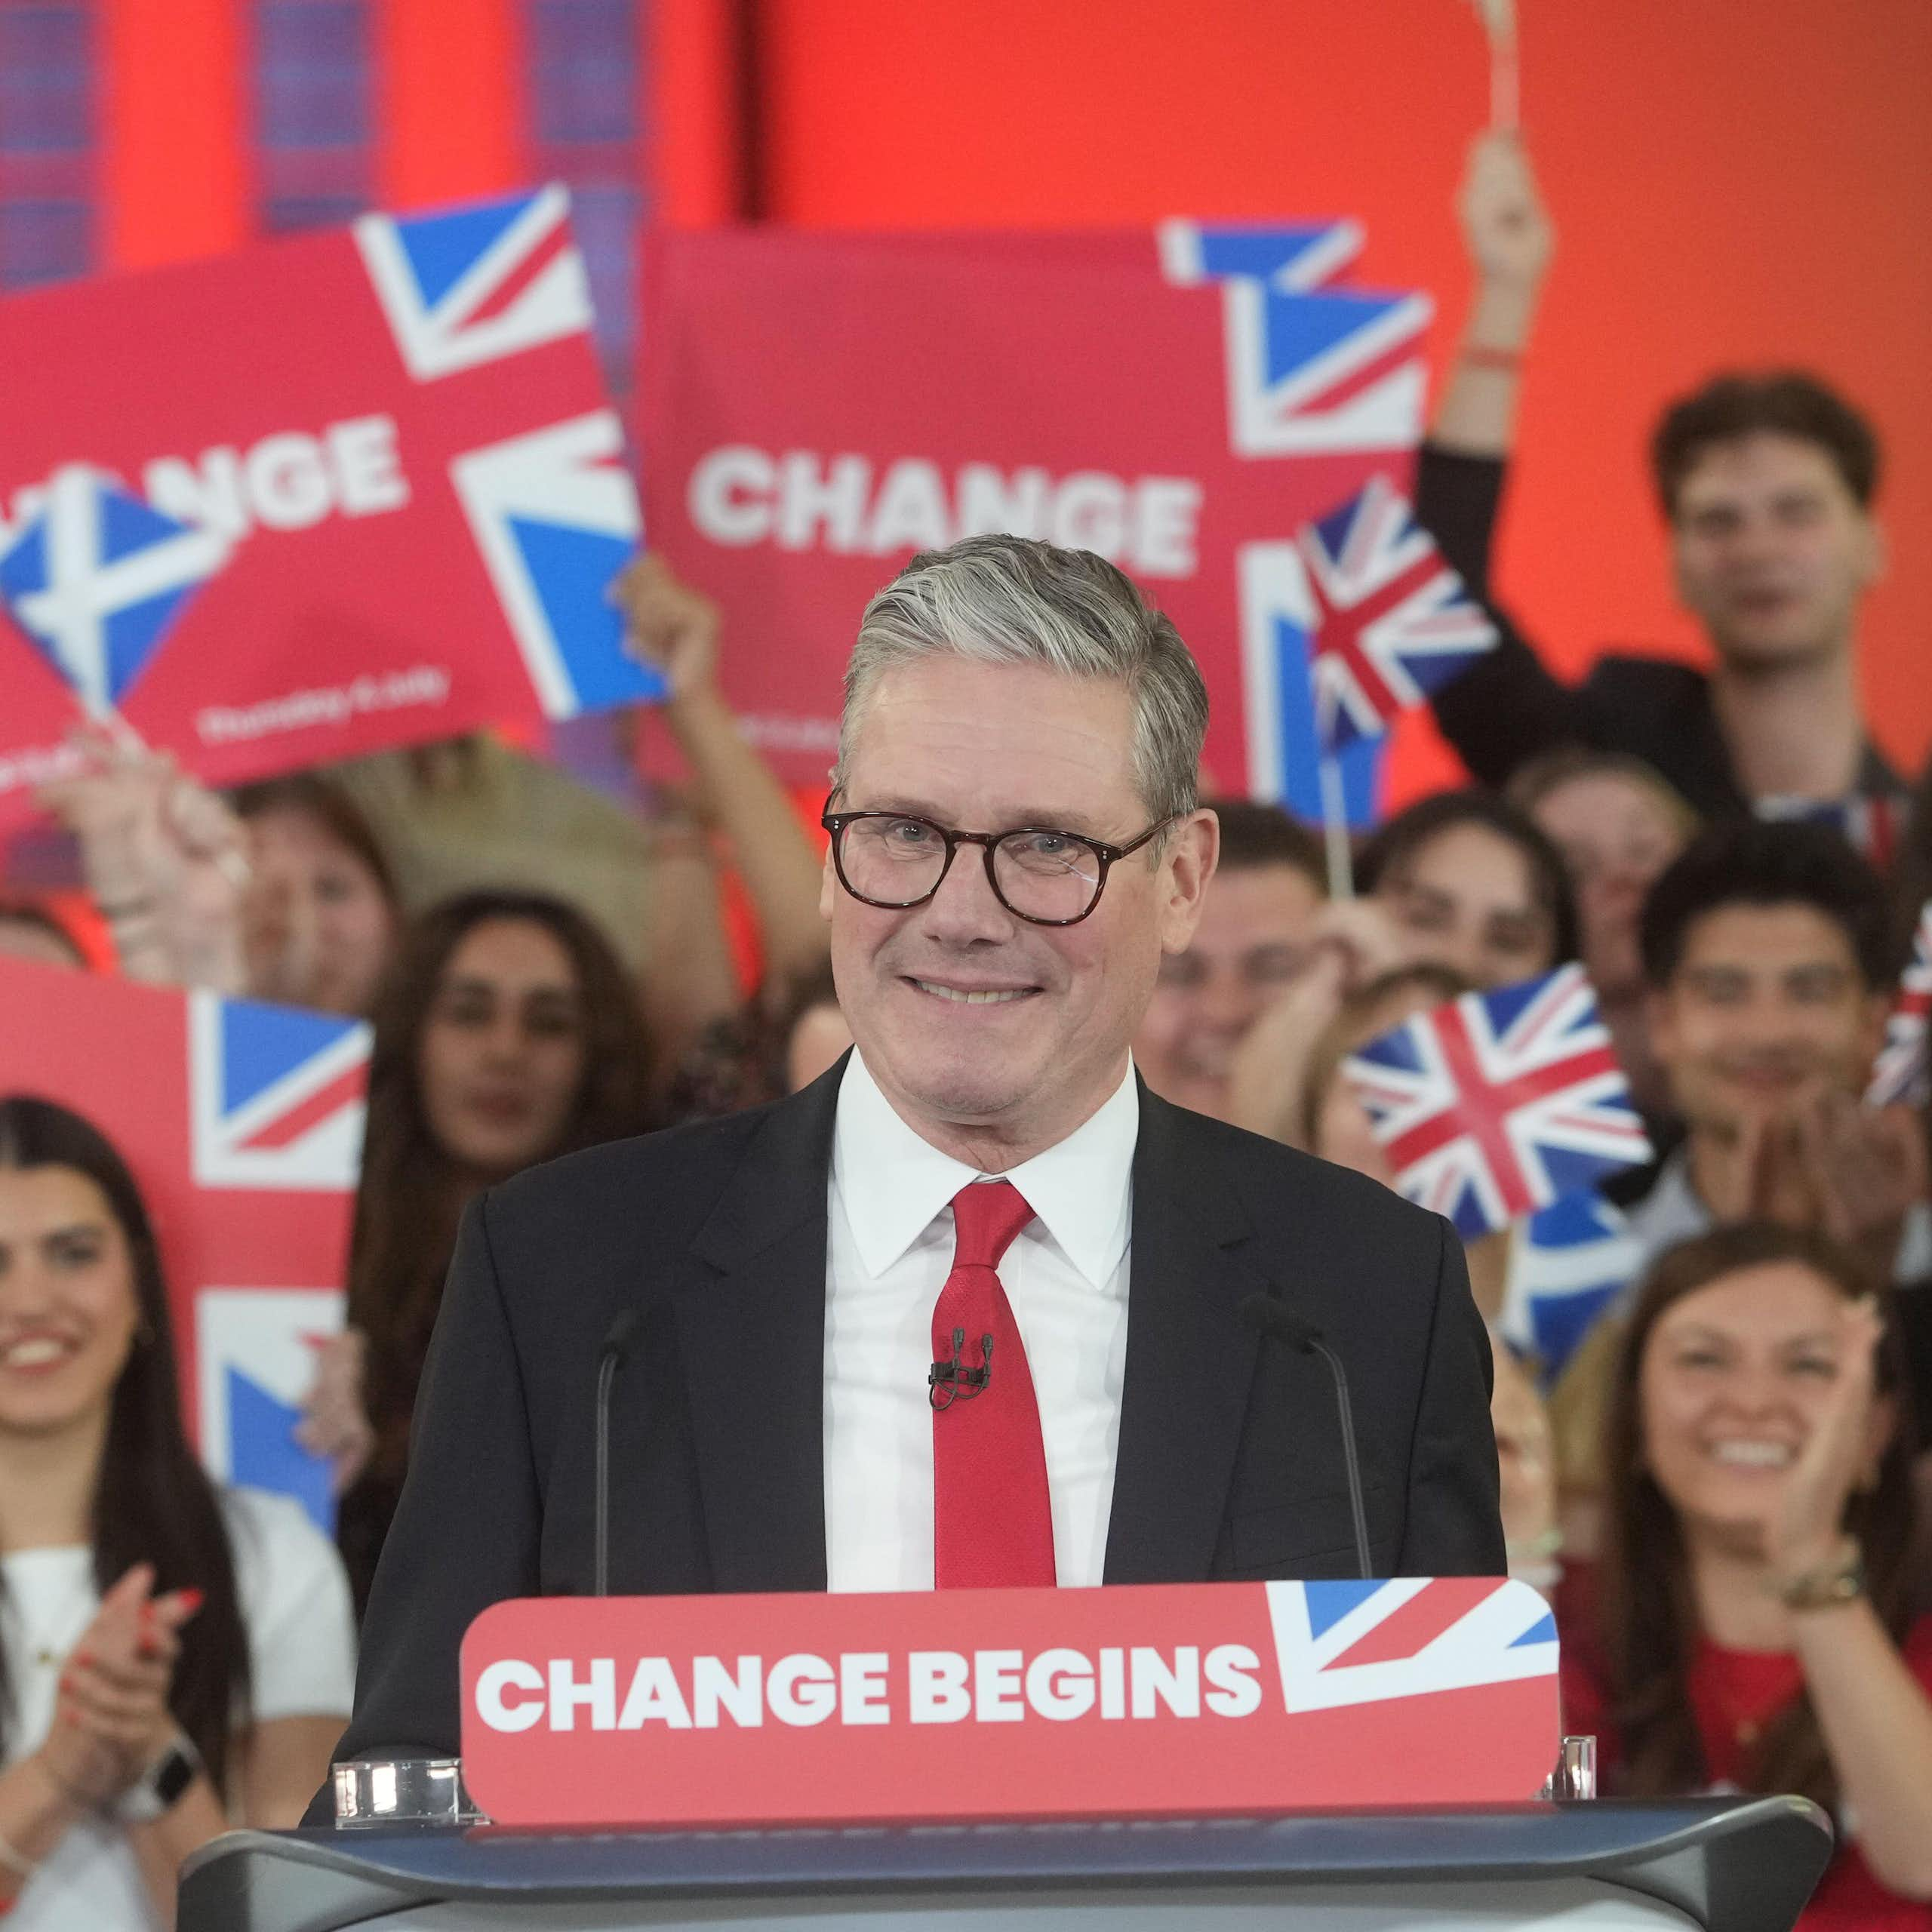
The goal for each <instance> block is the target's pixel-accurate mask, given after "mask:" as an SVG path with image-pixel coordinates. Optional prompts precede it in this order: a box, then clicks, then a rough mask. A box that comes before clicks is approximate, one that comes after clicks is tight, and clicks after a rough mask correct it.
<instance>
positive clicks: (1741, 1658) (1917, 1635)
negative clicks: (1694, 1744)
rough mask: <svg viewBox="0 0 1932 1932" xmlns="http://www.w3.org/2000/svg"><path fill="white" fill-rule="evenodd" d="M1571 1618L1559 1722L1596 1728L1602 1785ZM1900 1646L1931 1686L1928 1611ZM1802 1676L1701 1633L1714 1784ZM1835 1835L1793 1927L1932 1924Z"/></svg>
mask: <svg viewBox="0 0 1932 1932" xmlns="http://www.w3.org/2000/svg"><path fill="white" fill-rule="evenodd" d="M1576 1627H1577V1626H1576V1625H1575V1623H1574V1622H1573V1623H1571V1625H1569V1626H1567V1627H1566V1628H1565V1629H1564V1637H1565V1639H1566V1641H1565V1644H1564V1651H1563V1657H1562V1682H1563V1728H1564V1730H1565V1731H1566V1732H1568V1733H1571V1734H1573V1735H1580V1734H1595V1737H1596V1740H1597V1765H1598V1774H1599V1776H1600V1777H1601V1778H1602V1780H1603V1788H1604V1789H1605V1791H1606V1792H1614V1791H1615V1789H1616V1785H1617V1767H1618V1760H1619V1758H1620V1755H1621V1753H1620V1749H1619V1745H1618V1740H1617V1737H1616V1734H1615V1733H1614V1731H1613V1730H1611V1724H1610V1715H1609V1703H1608V1699H1607V1696H1606V1695H1605V1693H1604V1684H1603V1679H1602V1678H1601V1676H1600V1675H1598V1669H1597V1668H1596V1667H1595V1660H1594V1658H1593V1657H1592V1654H1591V1652H1592V1649H1593V1646H1592V1645H1591V1644H1589V1643H1588V1642H1587V1641H1577V1642H1575V1643H1574V1644H1573V1643H1571V1642H1570V1641H1567V1640H1568V1638H1569V1635H1570V1632H1571V1629H1575V1628H1576ZM1586 1627H1587V1626H1586ZM1903 1654H1904V1657H1905V1663H1906V1669H1908V1670H1909V1671H1910V1672H1912V1675H1913V1676H1914V1677H1915V1678H1917V1679H1918V1682H1919V1684H1920V1685H1921V1687H1923V1688H1924V1690H1925V1691H1926V1692H1927V1695H1928V1696H1932V1617H1920V1618H1919V1619H1918V1620H1917V1621H1916V1622H1915V1623H1914V1624H1913V1625H1912V1628H1911V1629H1909V1631H1907V1632H1906V1639H1905V1644H1904V1646H1903ZM1803 1681H1804V1677H1803V1672H1802V1671H1801V1669H1800V1668H1799V1665H1798V1659H1797V1658H1796V1657H1795V1656H1794V1655H1793V1654H1792V1653H1791V1652H1790V1651H1730V1650H1725V1649H1724V1648H1723V1647H1721V1646H1720V1645H1718V1644H1713V1643H1710V1642H1708V1641H1703V1640H1701V1639H1700V1641H1699V1643H1698V1646H1697V1655H1696V1656H1695V1657H1694V1659H1693V1660H1692V1661H1691V1666H1690V1705H1691V1709H1692V1710H1693V1711H1694V1712H1695V1714H1696V1716H1697V1735H1698V1738H1699V1740H1700V1742H1701V1743H1702V1744H1703V1752H1704V1762H1705V1763H1706V1764H1707V1765H1709V1767H1710V1774H1711V1781H1712V1783H1713V1784H1725V1785H1730V1786H1733V1787H1734V1788H1737V1787H1738V1786H1740V1783H1741V1780H1742V1778H1743V1770H1744V1761H1745V1757H1746V1753H1747V1752H1748V1751H1749V1749H1750V1747H1751V1746H1752V1744H1753V1743H1755V1742H1756V1740H1758V1738H1759V1737H1761V1736H1762V1735H1763V1733H1764V1727H1765V1726H1766V1724H1767V1723H1769V1722H1770V1720H1771V1719H1772V1718H1774V1717H1775V1716H1777V1714H1778V1712H1780V1711H1781V1710H1783V1708H1784V1707H1785V1706H1786V1705H1787V1704H1789V1703H1790V1702H1791V1701H1792V1699H1793V1698H1794V1697H1796V1696H1797V1695H1798V1691H1799V1690H1800V1689H1801V1687H1802V1685H1803ZM1854 1822H1855V1821H1854ZM1839 1844H1840V1846H1841V1850H1840V1851H1839V1853H1838V1856H1837V1857H1835V1858H1834V1859H1833V1860H1832V1862H1831V1863H1830V1865H1829V1866H1827V1867H1826V1872H1825V1875H1824V1876H1823V1878H1821V1879H1820V1880H1819V1881H1818V1889H1817V1891H1816V1892H1814V1894H1812V1896H1811V1903H1810V1904H1809V1905H1808V1906H1806V1907H1805V1909H1804V1912H1803V1914H1802V1915H1801V1916H1800V1918H1799V1919H1798V1927H1797V1932H1841V1929H1842V1932H1932V1904H1924V1903H1918V1902H1916V1901H1915V1900H1911V1899H1905V1898H1901V1897H1899V1895H1898V1894H1897V1893H1896V1892H1893V1891H1888V1890H1887V1889H1886V1888H1885V1887H1884V1885H1882V1884H1880V1883H1879V1881H1878V1879H1877V1878H1875V1877H1874V1876H1873V1875H1872V1868H1871V1867H1870V1866H1869V1865H1867V1864H1866V1862H1865V1860H1864V1857H1863V1854H1861V1853H1860V1850H1859V1848H1858V1845H1857V1841H1856V1839H1855V1838H1854V1839H1852V1840H1850V1841H1847V1839H1846V1837H1845V1835H1844V1828H1843V1826H1842V1825H1841V1826H1840V1835H1839Z"/></svg>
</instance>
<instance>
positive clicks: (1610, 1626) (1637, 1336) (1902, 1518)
mask: <svg viewBox="0 0 1932 1932" xmlns="http://www.w3.org/2000/svg"><path fill="white" fill-rule="evenodd" d="M1780 1262H1794V1263H1798V1265H1799V1266H1802V1267H1804V1268H1807V1269H1810V1271H1811V1272H1813V1273H1814V1274H1815V1275H1817V1276H1818V1277H1819V1278H1820V1279H1821V1280H1823V1281H1826V1282H1827V1283H1829V1284H1830V1285H1831V1286H1832V1287H1833V1288H1835V1289H1836V1290H1837V1291H1838V1293H1839V1294H1842V1295H1843V1296H1844V1297H1846V1299H1847V1300H1855V1299H1856V1298H1857V1297H1859V1296H1860V1295H1864V1294H1873V1293H1875V1292H1878V1288H1877V1284H1876V1283H1875V1281H1874V1280H1873V1279H1872V1278H1871V1277H1870V1276H1869V1275H1868V1274H1867V1272H1866V1269H1864V1267H1863V1265H1862V1264H1861V1263H1860V1262H1859V1261H1858V1260H1857V1258H1856V1257H1854V1256H1853V1255H1851V1254H1849V1253H1848V1252H1847V1251H1845V1250H1844V1249H1843V1248H1841V1247H1838V1245H1837V1244H1835V1243H1834V1242H1832V1241H1828V1240H1827V1239H1826V1238H1825V1237H1824V1236H1823V1235H1820V1234H1816V1233H1813V1232H1809V1231H1807V1230H1803V1229H1792V1228H1780V1227H1774V1226H1770V1224H1769V1223H1764V1222H1744V1223H1737V1224H1735V1225H1734V1226H1728V1227H1723V1228H1718V1229H1715V1230H1714V1231H1713V1232H1711V1233H1709V1234H1706V1235H1698V1236H1697V1237H1696V1238H1694V1239H1693V1240H1690V1241H1684V1242H1683V1243H1682V1244H1680V1245H1679V1246H1678V1247H1674V1248H1672V1249H1670V1250H1669V1251H1668V1252H1667V1253H1666V1254H1664V1255H1663V1257H1662V1258H1661V1259H1660V1260H1659V1261H1658V1262H1657V1265H1656V1266H1655V1267H1654V1268H1653V1269H1651V1272H1650V1274H1649V1275H1648V1277H1647V1278H1646V1279H1645V1281H1644V1284H1643V1287H1641V1290H1640V1291H1639V1292H1638V1296H1637V1299H1636V1301H1635V1305H1634V1306H1632V1309H1631V1311H1630V1315H1629V1325H1628V1327H1627V1328H1626V1331H1625V1334H1624V1337H1623V1347H1622V1350H1621V1352H1620V1354H1619V1355H1618V1357H1617V1367H1616V1370H1615V1372H1614V1378H1613V1380H1612V1382H1611V1391H1610V1398H1609V1402H1608V1405H1607V1411H1606V1413H1605V1416H1604V1456H1605V1458H1606V1462H1607V1469H1606V1475H1607V1492H1608V1493H1607V1498H1606V1500H1607V1520H1606V1522H1605V1525H1604V1545H1603V1551H1602V1557H1601V1577H1602V1593H1601V1599H1600V1602H1599V1613H1600V1619H1601V1631H1600V1635H1601V1638H1602V1642H1603V1660H1604V1666H1605V1669H1606V1670H1607V1675H1608V1678H1609V1690H1610V1694H1611V1709H1612V1710H1613V1712H1614V1715H1615V1719H1616V1722H1617V1727H1618V1731H1619V1734H1620V1737H1621V1739H1622V1740H1623V1756H1624V1770H1623V1786H1622V1789H1621V1791H1620V1795H1628V1796H1631V1797H1644V1798H1657V1797H1666V1796H1669V1795H1673V1794H1681V1793H1682V1792H1687V1791H1694V1790H1696V1789H1698V1788H1699V1787H1700V1786H1702V1785H1703V1784H1706V1783H1708V1782H1709V1777H1710V1773H1709V1769H1708V1768H1707V1767H1706V1764H1705V1763H1704V1758H1703V1748H1702V1746H1700V1743H1699V1741H1698V1737H1697V1721H1696V1719H1695V1717H1694V1714H1693V1712H1692V1708H1691V1703H1690V1664H1691V1660H1692V1657H1693V1655H1694V1652H1695V1649H1696V1646H1697V1634H1698V1614H1697V1603H1696V1599H1695V1597H1694V1594H1693V1592H1692V1589H1691V1583H1690V1564H1689V1561H1688V1558H1687V1554H1686V1552H1685V1549H1684V1535H1683V1531H1682V1530H1681V1527H1679V1525H1678V1518H1677V1512H1676V1510H1675V1508H1674V1507H1673V1506H1672V1504H1671V1503H1670V1500H1669V1498H1668V1497H1666V1496H1665V1494H1664V1493H1663V1491H1662V1490H1661V1489H1660V1488H1659V1487H1657V1481H1656V1479H1655V1478H1654V1477H1653V1476H1652V1475H1651V1473H1650V1470H1649V1469H1648V1466H1647V1460H1646V1457H1645V1455H1644V1421H1643V1414H1642V1402H1641V1380H1642V1374H1643V1363H1644V1350H1645V1349H1646V1348H1647V1346H1648V1345H1649V1342H1650V1338H1651V1334H1652V1333H1653V1332H1654V1331H1655V1329H1656V1327H1657V1322H1658V1321H1659V1319H1660V1317H1662V1316H1663V1314H1664V1313H1665V1312H1666V1310H1667V1309H1669V1308H1671V1307H1672V1306H1674V1305H1675V1303H1678V1302H1680V1301H1681V1300H1683V1299H1684V1297H1685V1296H1687V1295H1689V1294H1695V1293H1696V1292H1697V1290H1698V1289H1700V1288H1705V1287H1709V1286H1710V1285H1711V1284H1712V1282H1714V1281H1720V1280H1721V1279H1722V1278H1724V1276H1725V1275H1734V1274H1737V1273H1739V1272H1741V1271H1742V1270H1743V1269H1747V1268H1760V1267H1764V1266H1770V1265H1772V1264H1774V1263H1780ZM1877 1386H1878V1392H1879V1393H1880V1394H1881V1395H1892V1396H1894V1398H1897V1393H1898V1391H1899V1390H1900V1388H1901V1387H1902V1386H1903V1377H1902V1375H1901V1374H1900V1342H1899V1337H1898V1331H1897V1326H1896V1324H1895V1322H1894V1320H1893V1318H1892V1317H1891V1315H1890V1312H1889V1310H1888V1311H1887V1319H1886V1323H1885V1333H1884V1338H1883V1340H1882V1341H1881V1344H1880V1347H1879V1352H1878V1383H1877ZM1910 1436H1911V1432H1910V1430H1909V1428H1908V1427H1907V1426H1906V1422H1905V1418H1904V1416H1903V1413H1901V1415H1900V1420H1899V1422H1898V1423H1897V1425H1896V1426H1894V1429H1893V1430H1892V1433H1891V1438H1890V1441H1888V1442H1887V1444H1886V1445H1885V1448H1884V1454H1882V1456H1881V1458H1880V1460H1879V1464H1878V1480H1877V1481H1876V1482H1875V1484H1873V1485H1872V1487H1871V1488H1870V1489H1869V1490H1868V1491H1863V1492H1862V1493H1860V1494H1857V1495H1854V1497H1852V1498H1851V1500H1850V1503H1848V1504H1847V1507H1846V1510H1845V1520H1844V1527H1845V1528H1846V1529H1847V1531H1849V1532H1850V1534H1852V1535H1853V1536H1855V1537H1857V1538H1858V1539H1859V1540H1860V1543H1862V1544H1863V1546H1864V1550H1865V1562H1866V1577H1867V1588H1868V1590H1869V1593H1870V1596H1871V1599H1872V1607H1873V1608H1874V1609H1875V1611H1877V1612H1878V1615H1879V1617H1880V1618H1881V1620H1882V1621H1883V1622H1884V1626H1885V1627H1886V1629H1887V1630H1889V1631H1890V1632H1891V1634H1892V1635H1893V1637H1894V1639H1895V1640H1896V1639H1897V1638H1900V1637H1901V1636H1902V1635H1903V1633H1904V1631H1905V1628H1906V1624H1907V1623H1908V1622H1909V1620H1910V1614H1911V1600H1910V1599H1911V1590H1910V1583H1911V1579H1910V1575H1909V1559H1910V1556H1911V1545H1912V1510H1913V1503H1912V1443H1911V1440H1910ZM1745 1783H1746V1786H1747V1788H1748V1789H1751V1790H1753V1791H1762V1792H1799V1793H1801V1794H1802V1795H1804V1796H1805V1797H1807V1798H1814V1799H1816V1800H1817V1802H1818V1803H1819V1804H1823V1805H1824V1806H1826V1807H1827V1808H1828V1809H1829V1807H1832V1805H1833V1804H1835V1801H1836V1800H1837V1798H1838V1774H1837V1773H1836V1772H1835V1770H1833V1769H1832V1761H1831V1758H1830V1755H1829V1753H1828V1752H1826V1749H1825V1741H1824V1737H1823V1734H1822V1733H1821V1732H1820V1730H1819V1727H1818V1715H1817V1712H1816V1711H1814V1709H1812V1706H1811V1700H1810V1697H1809V1696H1808V1695H1807V1694H1803V1693H1801V1694H1799V1696H1798V1697H1797V1699H1796V1700H1795V1701H1794V1702H1793V1703H1792V1704H1791V1705H1789V1706H1788V1707H1787V1708H1786V1709H1785V1710H1784V1711H1783V1712H1780V1714H1779V1715H1778V1716H1777V1718H1774V1720H1773V1721H1771V1722H1770V1724H1767V1726H1766V1727H1765V1730H1764V1735H1763V1736H1762V1737H1761V1738H1760V1739H1759V1740H1758V1743H1757V1746H1756V1747H1755V1749H1754V1750H1753V1751H1752V1754H1751V1756H1750V1758H1749V1762H1748V1764H1747V1766H1746V1777H1745Z"/></svg>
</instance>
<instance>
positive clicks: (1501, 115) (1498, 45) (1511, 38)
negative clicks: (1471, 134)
mask: <svg viewBox="0 0 1932 1932" xmlns="http://www.w3.org/2000/svg"><path fill="white" fill-rule="evenodd" d="M1522 118H1523V84H1522V78H1521V72H1520V71H1519V69H1518V66H1517V61H1516V39H1515V35H1513V34H1510V35H1503V34H1493V35H1491V37H1490V42H1489V125H1491V127H1492V128H1495V129H1497V131H1499V132H1501V133H1506V134H1514V133H1515V131H1516V129H1517V128H1518V126H1519V125H1521V122H1522Z"/></svg>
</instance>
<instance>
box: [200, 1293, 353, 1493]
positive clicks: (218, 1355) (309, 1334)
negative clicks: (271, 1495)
mask: <svg viewBox="0 0 1932 1932" xmlns="http://www.w3.org/2000/svg"><path fill="white" fill-rule="evenodd" d="M342 1322H343V1294H342V1291H340V1289H337V1288H205V1289H203V1290H202V1293H201V1294H200V1295H199V1296H198V1297H197V1298H196V1300H195V1324H196V1329H197V1334H196V1341H197V1343H198V1346H197V1348H196V1350H195V1355H196V1358H197V1365H198V1371H199V1374H200V1380H201V1389H200V1395H201V1401H200V1403H199V1405H198V1406H199V1410H200V1414H201V1444H202V1460H203V1461H204V1462H205V1463H206V1464H207V1465H208V1471H209V1473H210V1474H211V1475H214V1477H216V1478H217V1479H218V1480H220V1481H223V1482H232V1483H242V1484H247V1485H248V1486H249V1487H252V1488H255V1489H272V1490H276V1491H280V1492H281V1494H284V1495H287V1496H293V1497H295V1498H296V1500H297V1501H298V1502H300V1503H301V1505H302V1506H303V1508H304V1509H306V1510H307V1511H308V1512H309V1515H310V1516H311V1517H312V1518H314V1520H315V1523H316V1524H317V1526H318V1527H320V1528H321V1529H324V1530H328V1529H329V1528H330V1527H332V1525H333V1524H334V1520H335V1503H334V1493H333V1489H332V1486H331V1480H330V1472H329V1465H328V1463H327V1462H325V1460H322V1459H321V1457H317V1456H312V1455H310V1454H309V1452H308V1451H306V1449H304V1448H303V1447H302V1445H301V1444H300V1443H299V1442H297V1441H296V1439H295V1429H296V1426H297V1424H298V1423H300V1421H301V1420H302V1405H303V1402H304V1401H306V1399H307V1398H308V1394H309V1389H310V1387H311V1386H312V1384H313V1383H314V1381H315V1351H316V1350H317V1349H318V1348H319V1347H320V1346H321V1344H322V1343H324V1342H325V1341H327V1340H329V1339H330V1337H332V1336H334V1335H336V1334H340V1331H341V1328H342Z"/></svg>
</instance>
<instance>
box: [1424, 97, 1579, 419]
mask: <svg viewBox="0 0 1932 1932" xmlns="http://www.w3.org/2000/svg"><path fill="white" fill-rule="evenodd" d="M1457 208H1458V212H1459V213H1460V216H1461V217H1462V223H1463V240H1464V242H1465V243H1466V245H1467V247H1468V249H1469V266H1470V267H1471V269H1472V271H1473V272H1474V274H1475V298H1474V300H1472V302H1471V303H1470V305H1469V316H1468V318H1467V319H1466V321H1464V323H1463V339H1462V343H1461V346H1460V348H1459V349H1458V350H1457V357H1456V361H1455V362H1454V365H1452V366H1451V370H1450V372H1449V380H1448V382H1447V384H1446V385H1445V386H1444V389H1443V391H1442V398H1441V401H1439V402H1438V404H1437V405H1436V409H1435V420H1433V421H1432V423H1430V425H1429V441H1430V442H1431V443H1432V444H1434V445H1435V447H1436V448H1438V449H1443V450H1447V451H1452V452H1453V453H1454V454H1457V455H1459V456H1487V457H1505V456H1507V455H1508V454H1509V448H1510V441H1511V438H1512V435H1513V432H1514V431H1515V417H1516V395H1517V391H1518V387H1519V386H1520V379H1521V373H1522V361H1523V353H1524V349H1525V348H1526V347H1527V345H1528V343H1529V339H1530V329H1531V325H1532V324H1533V323H1534V321H1535V319H1536V312H1537V301H1538V299H1539V298H1540V296H1541V294H1542V292H1543V275H1544V274H1545V272H1546V270H1547V269H1548V268H1549V257H1550V251H1551V248H1552V245H1553V240H1554V237H1553V233H1552V229H1551V227H1550V223H1549V215H1548V214H1546V212H1545V211H1544V208H1543V198H1542V197H1541V196H1540V195H1539V194H1538V193H1537V180H1536V175H1535V173H1534V170H1532V168H1531V166H1530V158H1529V155H1528V153H1527V151H1526V150H1525V149H1524V146H1523V144H1522V143H1521V140H1519V139H1518V137H1516V136H1515V134H1507V133H1491V134H1484V135H1483V136H1482V137H1481V138H1480V139H1479V140H1478V141H1477V142H1476V143H1475V146H1474V147H1472V149H1470V150H1469V168H1468V171H1467V172H1466V174H1464V175H1463V188H1462V194H1461V196H1460V201H1459V202H1458V205H1457Z"/></svg>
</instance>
